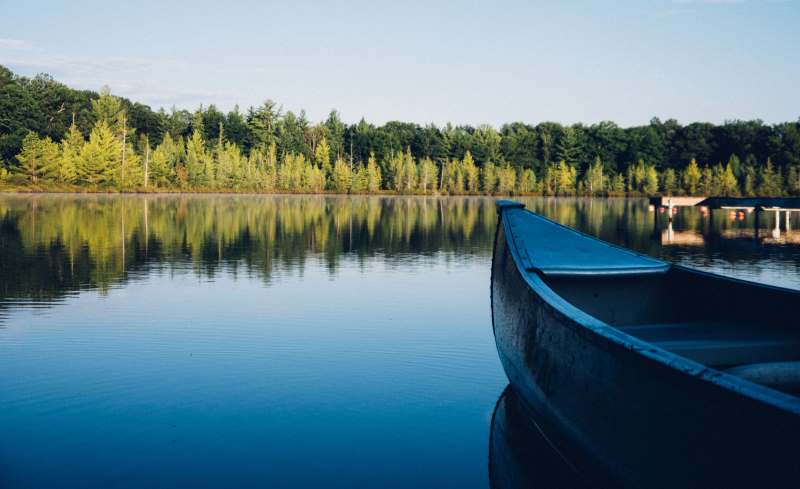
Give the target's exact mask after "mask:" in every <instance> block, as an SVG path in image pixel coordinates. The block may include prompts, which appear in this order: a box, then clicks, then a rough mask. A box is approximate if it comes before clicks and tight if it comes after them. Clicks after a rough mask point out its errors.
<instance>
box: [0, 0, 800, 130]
mask: <svg viewBox="0 0 800 489" xmlns="http://www.w3.org/2000/svg"><path fill="white" fill-rule="evenodd" d="M0 12H1V14H0V64H4V65H7V66H9V67H10V68H11V69H12V70H14V71H15V72H17V73H21V74H25V75H31V74H35V73H38V72H47V73H50V74H52V75H53V76H54V77H56V78H57V79H59V80H61V81H64V82H65V83H67V84H69V85H72V86H75V87H80V88H90V89H95V90H96V89H99V88H100V87H101V86H103V85H109V86H110V87H111V89H112V91H113V92H114V93H116V94H119V95H123V96H126V97H130V98H131V99H134V100H138V101H141V102H144V103H147V104H149V105H151V106H152V107H154V108H157V107H161V106H165V107H170V106H172V105H177V106H178V107H181V108H188V109H194V108H196V107H197V106H198V105H199V104H200V103H204V104H206V105H208V104H209V103H214V104H216V105H217V106H219V107H220V108H222V109H225V110H227V109H230V108H232V107H233V106H234V104H237V103H238V104H239V106H240V107H241V108H242V109H244V108H246V107H247V106H249V105H257V104H259V103H261V102H262V101H263V100H265V99H267V98H271V99H274V100H276V101H278V102H279V103H281V104H282V105H284V107H285V108H287V109H292V110H295V111H299V110H300V109H306V111H307V113H308V116H309V117H310V118H311V119H312V120H313V121H317V120H320V119H322V118H324V117H325V116H326V114H327V113H328V112H329V111H330V109H332V108H337V109H339V111H340V112H341V114H342V117H343V118H344V119H345V120H346V121H356V120H358V119H360V118H361V117H362V116H363V117H365V118H366V119H367V120H369V121H373V122H377V123H381V122H385V121H387V120H404V121H414V122H419V123H428V122H434V123H437V124H441V123H444V122H447V121H452V122H454V123H468V124H478V123H491V124H495V125H499V124H501V123H503V122H509V121H518V120H521V121H525V122H530V123H536V122H540V121H543V120H552V121H559V122H563V123H573V122H586V123H591V122H596V121H599V120H613V121H615V122H617V123H619V124H621V125H624V126H627V125H635V124H642V123H646V122H647V121H648V120H649V119H650V118H651V117H653V116H657V117H660V118H662V119H666V118H676V119H678V120H679V121H681V122H684V123H686V122H692V121H711V122H722V121H724V120H726V119H750V118H761V119H764V120H765V121H767V122H777V121H786V120H796V119H797V118H798V116H800V0H772V1H769V0H762V1H758V0H749V1H748V0H739V1H737V0H650V1H646V0H642V1H638V2H634V1H585V2H572V1H552V2H536V1H509V2H487V1H480V2H479V1H474V2H457V1H450V2H437V1H433V0H426V1H416V0H408V1H377V0H375V1H369V0H367V1H353V2H336V1H318V2H307V1H299V0H298V1H291V2H267V1H253V2H244V1H236V0H228V1H224V2H219V1H214V2H210V1H209V2H207V1H204V0H195V1H192V2H180V3H179V2H163V4H162V2H156V1H149V0H140V1H137V2H108V1H103V2H99V1H87V2H54V1H53V2H51V1H40V2H20V1H13V2H12V1H9V0H0Z"/></svg>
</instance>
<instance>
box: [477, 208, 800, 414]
mask: <svg viewBox="0 0 800 489" xmlns="http://www.w3.org/2000/svg"><path fill="white" fill-rule="evenodd" d="M512 204H516V205H512ZM515 211H519V212H528V213H531V211H528V210H526V209H524V205H523V204H518V203H516V202H509V201H498V204H497V212H498V228H497V231H496V234H495V246H497V235H498V233H499V232H500V226H503V228H502V229H503V232H504V234H505V237H506V239H505V242H506V246H507V248H508V250H509V253H510V255H511V257H512V259H513V260H514V264H515V266H516V268H517V269H518V271H519V274H520V276H521V277H522V279H523V281H524V283H525V284H526V285H527V287H528V288H529V289H530V290H531V292H532V293H533V294H535V295H537V296H538V297H539V298H541V300H542V301H543V303H544V305H546V306H547V307H549V308H550V309H551V310H552V311H553V313H554V314H556V315H558V316H561V317H562V318H563V320H564V321H569V322H572V323H574V324H576V325H578V326H579V327H580V328H582V329H584V330H585V331H586V332H589V333H591V336H593V338H594V341H600V342H603V343H606V344H607V345H608V346H612V347H616V348H619V349H622V350H625V351H628V352H630V353H632V354H634V355H638V356H640V357H643V358H644V359H647V360H648V361H650V362H654V363H657V364H659V365H661V366H663V367H665V368H668V369H671V370H673V371H676V372H677V373H679V374H681V375H688V376H692V377H695V378H697V379H700V380H702V381H704V382H707V383H710V384H713V385H715V386H718V387H720V388H723V389H726V390H729V391H733V392H735V393H738V394H740V395H743V396H746V397H748V398H751V399H752V400H755V401H758V402H761V403H765V404H768V405H770V406H772V407H775V408H778V409H781V410H784V411H787V412H790V413H793V414H796V415H800V398H797V397H794V396H792V395H789V394H785V393H782V392H780V391H777V390H774V389H770V388H768V387H765V386H762V385H759V384H756V383H753V382H750V381H747V380H744V379H741V378H739V377H736V376H734V375H731V374H727V373H724V372H722V371H720V370H716V369H714V368H711V367H708V366H706V365H703V364H701V363H698V362H695V361H693V360H690V359H688V358H686V357H682V356H679V355H677V354H674V353H671V352H669V351H667V350H664V349H662V348H660V347H658V346H656V345H654V344H652V343H648V342H646V341H643V340H641V339H639V338H636V337H634V336H631V335H629V334H627V333H625V332H623V331H621V330H619V329H617V328H615V327H613V326H611V325H609V324H607V323H605V322H603V321H601V320H599V319H597V318H595V317H594V316H592V315H590V314H588V313H586V312H585V311H583V310H581V309H579V308H578V307H576V306H574V305H573V304H571V303H569V302H567V301H566V300H565V299H564V298H562V297H561V296H560V295H558V294H557V293H556V292H555V291H554V290H553V289H551V288H550V286H548V285H547V283H546V282H545V281H544V279H543V277H542V276H541V275H542V272H541V271H539V270H537V269H536V268H535V267H533V268H531V267H528V266H526V260H525V259H523V258H522V257H521V255H520V250H519V249H518V246H517V242H516V239H517V237H516V236H515V234H514V230H513V228H512V226H511V225H510V224H509V220H508V219H506V218H504V214H505V212H515ZM558 225H559V226H561V225H560V224H558ZM581 234H582V235H584V236H585V237H586V238H587V239H596V238H594V237H592V236H589V235H585V234H584V233H581ZM670 269H674V270H680V271H684V272H688V273H694V274H700V275H702V276H705V277H707V278H712V279H715V280H723V281H730V282H736V283H742V284H747V285H749V286H755V287H761V288H764V289H772V290H776V291H782V292H786V291H787V290H788V289H784V288H781V287H775V286H770V285H762V284H756V283H753V282H748V281H746V280H740V279H735V278H729V277H724V276H721V275H717V274H713V273H709V272H705V271H701V270H696V269H693V268H689V267H685V266H680V265H674V264H670ZM492 273H493V274H494V266H493V267H492ZM665 273H669V271H667V272H665ZM548 275H551V274H548ZM563 275H566V274H563ZM570 275H582V276H598V277H600V276H609V275H607V274H592V273H584V274H570ZM626 275H633V274H632V273H627V274H626ZM495 279H496V278H495V277H492V280H495ZM790 292H794V291H790ZM798 295H800V294H798ZM492 303H494V300H492ZM492 320H493V323H492V328H493V330H494V314H492Z"/></svg>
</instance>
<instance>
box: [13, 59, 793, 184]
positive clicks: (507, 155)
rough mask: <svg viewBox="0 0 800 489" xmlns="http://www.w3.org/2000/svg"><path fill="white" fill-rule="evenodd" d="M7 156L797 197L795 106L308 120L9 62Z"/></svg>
mask: <svg viewBox="0 0 800 489" xmlns="http://www.w3.org/2000/svg"><path fill="white" fill-rule="evenodd" d="M0 158H2V161H1V162H0V163H1V164H0V185H2V186H6V187H9V186H11V187H29V188H42V189H50V188H60V189H76V190H77V189H81V188H89V189H94V190H112V189H115V190H123V191H141V190H173V189H177V190H186V191H208V190H234V191H257V192H338V193H377V192H386V191H392V192H397V193H409V194H416V193H420V194H430V193H446V194H478V193H481V194H534V193H540V194H544V195H652V194H658V193H663V194H676V195H678V194H688V195H699V194H702V195H800V119H798V121H796V122H786V123H780V124H773V125H767V124H764V123H763V122H761V121H758V120H756V121H730V122H726V123H725V124H722V125H713V124H708V123H693V124H689V125H685V126H684V125H680V124H679V123H678V122H676V121H674V120H667V121H663V122H662V121H660V120H658V119H653V120H651V121H650V123H649V124H648V125H645V126H636V127H629V128H621V127H619V126H617V125H616V124H614V123H612V122H601V123H597V124H592V125H583V124H574V125H569V126H567V125H561V124H558V123H552V122H543V123H540V124H537V125H535V126H533V125H529V124H525V123H521V122H516V123H511V124H505V125H503V126H502V127H501V128H500V130H496V129H495V128H493V127H492V126H489V125H480V126H477V127H472V126H453V125H450V124H447V125H445V126H443V127H437V126H435V125H432V124H430V125H425V126H421V125H418V124H412V123H404V122H397V121H392V122H388V123H386V124H383V125H380V126H377V125H374V124H370V123H367V122H366V121H364V120H363V119H362V120H361V121H359V122H358V123H356V124H346V123H344V122H343V121H342V120H341V118H340V116H339V114H338V113H337V112H336V111H332V112H331V113H330V115H329V116H328V118H327V119H326V120H324V121H322V122H320V123H317V124H314V123H311V122H310V121H309V120H308V119H307V117H306V116H305V113H304V112H300V113H299V114H295V113H294V112H292V111H284V110H283V108H282V107H280V106H278V104H276V103H275V102H273V101H269V100H268V101H267V102H265V103H264V104H262V105H261V106H259V107H251V108H249V109H247V110H246V111H245V112H242V111H240V110H239V109H238V107H237V108H234V109H233V110H232V111H230V112H228V113H227V114H225V113H223V112H221V111H219V110H218V109H217V108H216V107H214V106H213V105H210V106H208V107H202V106H201V107H200V108H198V109H197V110H195V111H194V112H189V111H187V110H179V109H176V108H173V109H172V110H171V111H169V112H167V111H165V110H164V109H160V110H159V111H153V110H151V109H150V108H149V107H147V106H146V105H143V104H140V103H137V102H131V101H129V100H127V99H125V98H120V97H115V96H114V95H112V94H111V93H110V91H109V90H108V89H104V90H102V91H101V92H100V93H96V92H93V91H86V90H83V91H79V90H73V89H70V88H69V87H67V86H65V85H63V84H61V83H58V82H57V81H55V80H53V79H52V78H51V77H49V76H47V75H38V76H36V77H33V78H28V77H23V76H17V75H14V74H13V73H12V72H11V71H9V70H8V69H6V68H4V67H2V66H0Z"/></svg>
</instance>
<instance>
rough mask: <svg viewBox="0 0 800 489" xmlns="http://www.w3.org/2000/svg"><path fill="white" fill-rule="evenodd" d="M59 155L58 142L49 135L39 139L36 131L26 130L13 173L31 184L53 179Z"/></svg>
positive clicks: (56, 173) (56, 172)
mask: <svg viewBox="0 0 800 489" xmlns="http://www.w3.org/2000/svg"><path fill="white" fill-rule="evenodd" d="M60 156H61V155H60V150H59V147H58V144H56V143H54V142H53V141H52V140H51V139H50V138H49V137H46V138H44V139H39V136H38V135H37V134H36V133H34V132H32V131H31V132H28V134H27V135H26V136H25V138H24V139H23V140H22V149H21V151H20V153H19V154H18V155H17V167H16V171H15V173H16V174H18V175H20V176H22V177H24V178H25V179H26V180H27V181H28V182H30V183H33V184H37V183H40V182H41V181H47V180H54V179H56V178H58V166H59V165H58V161H59V158H60Z"/></svg>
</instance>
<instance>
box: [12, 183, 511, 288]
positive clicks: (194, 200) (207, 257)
mask: <svg viewBox="0 0 800 489" xmlns="http://www.w3.org/2000/svg"><path fill="white" fill-rule="evenodd" d="M494 225H495V210H494V204H493V202H492V200H490V199H481V198H442V199H438V198H415V197H407V198H403V197H397V198H381V197H366V196H354V197H335V196H209V195H200V196H187V195H182V196H163V195H160V196H97V195H92V196H54V195H49V196H3V197H0V288H2V296H3V297H6V298H10V297H16V298H35V299H51V298H54V297H57V296H59V295H61V294H62V293H63V292H64V291H67V290H74V289H78V288H87V287H92V288H93V287H96V288H99V289H100V290H102V291H106V290H107V289H108V288H109V287H110V286H111V285H112V284H114V283H116V282H119V281H122V280H125V279H127V278H129V275H128V274H129V272H131V271H134V270H140V269H153V268H156V269H158V268H166V267H180V268H183V269H185V268H190V269H192V270H194V272H195V273H197V274H198V275H201V276H213V275H214V274H215V273H217V272H218V271H219V269H220V267H227V268H229V269H232V270H238V269H240V267H244V269H245V270H246V271H247V272H248V273H254V274H257V275H259V276H261V277H263V278H264V279H265V280H269V279H270V277H271V276H272V275H273V271H274V270H275V269H276V267H280V268H281V269H285V270H299V271H302V269H303V267H304V265H305V260H306V259H307V258H309V257H319V258H321V259H323V260H324V261H325V263H326V266H327V267H328V269H329V270H331V271H332V272H333V271H335V270H337V268H338V266H339V263H340V260H341V259H342V257H344V256H351V257H353V258H354V259H356V260H358V262H359V263H360V264H362V265H363V263H364V262H365V261H366V260H367V259H368V258H369V257H373V256H375V255H377V254H380V255H381V256H382V257H383V259H384V260H386V261H388V262H390V263H392V262H397V263H402V259H403V256H407V255H432V254H434V253H440V252H445V253H447V254H452V255H460V254H465V255H481V256H488V255H489V252H490V249H491V245H492V238H493V233H494Z"/></svg>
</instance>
